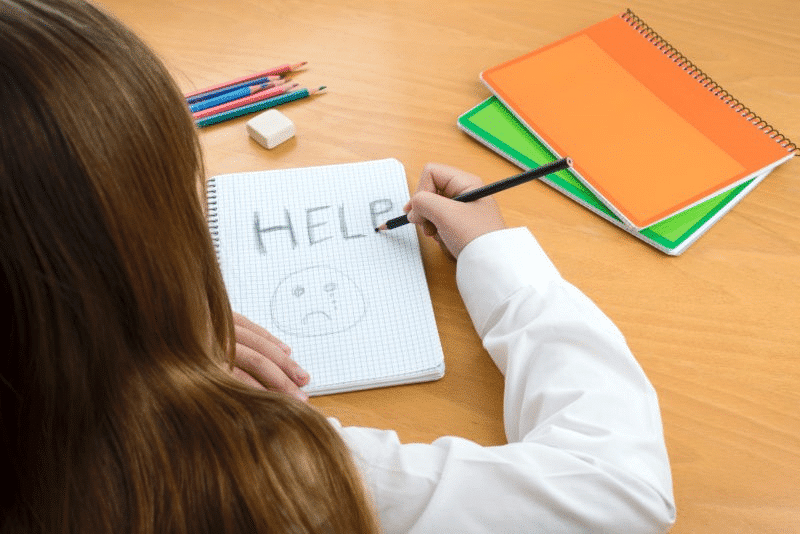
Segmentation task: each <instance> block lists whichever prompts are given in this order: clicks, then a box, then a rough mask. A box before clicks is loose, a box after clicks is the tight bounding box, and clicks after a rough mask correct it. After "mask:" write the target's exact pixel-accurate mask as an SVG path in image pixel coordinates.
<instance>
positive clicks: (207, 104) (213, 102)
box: [189, 82, 283, 113]
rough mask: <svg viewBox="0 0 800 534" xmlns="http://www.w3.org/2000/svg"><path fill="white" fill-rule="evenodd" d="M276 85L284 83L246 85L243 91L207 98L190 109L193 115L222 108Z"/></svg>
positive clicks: (228, 92)
mask: <svg viewBox="0 0 800 534" xmlns="http://www.w3.org/2000/svg"><path fill="white" fill-rule="evenodd" d="M276 85H283V82H281V83H280V84H276V83H275V82H269V83H262V84H259V85H246V86H244V87H242V88H241V89H236V90H235V91H227V92H225V93H222V94H221V95H218V96H215V97H214V98H207V99H205V100H201V101H200V102H196V103H194V104H190V105H189V109H190V110H191V111H192V113H197V112H198V111H203V110H204V109H210V108H213V107H216V106H221V105H222V104H227V103H228V102H233V101H234V100H239V99H242V98H246V97H248V96H251V95H253V94H255V93H258V92H261V91H263V90H265V89H271V88H273V87H275V86H276Z"/></svg>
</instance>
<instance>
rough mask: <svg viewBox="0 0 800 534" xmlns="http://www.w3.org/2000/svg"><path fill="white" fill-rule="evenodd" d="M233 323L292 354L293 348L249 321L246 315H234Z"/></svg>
mask: <svg viewBox="0 0 800 534" xmlns="http://www.w3.org/2000/svg"><path fill="white" fill-rule="evenodd" d="M233 323H234V325H236V326H239V327H242V328H245V329H247V330H249V331H250V332H252V333H254V334H255V335H257V336H260V337H262V338H265V339H267V340H268V341H270V342H272V343H274V344H275V345H277V346H278V347H279V348H280V349H281V350H282V351H283V352H285V353H286V354H290V353H291V352H292V349H291V347H289V345H287V344H286V343H284V342H283V341H281V340H280V339H278V338H277V337H275V336H273V335H272V334H271V333H270V332H269V331H268V330H267V329H266V328H264V327H262V326H261V325H260V324H258V323H254V322H253V321H251V320H250V319H248V318H247V317H245V316H244V315H241V314H239V313H234V314H233Z"/></svg>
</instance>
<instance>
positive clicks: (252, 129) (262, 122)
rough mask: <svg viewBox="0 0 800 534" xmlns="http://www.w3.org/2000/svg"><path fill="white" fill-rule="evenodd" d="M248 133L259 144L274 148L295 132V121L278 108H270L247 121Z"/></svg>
mask: <svg viewBox="0 0 800 534" xmlns="http://www.w3.org/2000/svg"><path fill="white" fill-rule="evenodd" d="M247 133H248V134H249V135H250V137H252V138H253V140H255V141H256V142H257V143H258V144H260V145H261V146H264V147H266V148H274V147H276V146H278V145H279V144H281V143H283V142H284V141H286V140H287V139H291V138H292V137H293V136H294V134H295V127H294V123H293V122H292V121H291V120H290V119H289V118H288V117H287V116H286V115H284V114H283V113H281V112H280V111H278V110H277V109H268V110H267V111H265V112H264V113H261V114H259V115H256V116H255V117H254V118H252V119H250V120H249V121H247Z"/></svg>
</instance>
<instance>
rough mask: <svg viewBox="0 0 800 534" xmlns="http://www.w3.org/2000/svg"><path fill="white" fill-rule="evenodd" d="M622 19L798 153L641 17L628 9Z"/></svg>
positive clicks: (757, 124)
mask: <svg viewBox="0 0 800 534" xmlns="http://www.w3.org/2000/svg"><path fill="white" fill-rule="evenodd" d="M621 17H622V19H623V20H624V21H626V22H627V23H628V24H630V25H631V26H632V27H633V28H634V29H635V30H636V31H638V32H639V33H640V34H641V35H642V36H643V37H644V38H645V39H647V40H648V41H650V42H651V43H652V44H653V45H654V46H655V47H656V48H658V49H659V50H661V52H663V53H664V54H665V55H666V56H667V57H669V58H670V59H671V60H672V61H674V62H675V63H676V64H678V65H679V66H680V67H681V68H682V69H683V70H684V71H686V72H687V73H688V74H689V75H690V76H691V77H692V78H694V79H695V80H697V81H698V82H699V83H700V84H701V85H702V86H703V87H705V88H707V89H708V90H709V91H711V92H712V93H713V94H714V95H715V96H717V97H719V98H720V99H721V100H722V101H723V102H725V103H726V104H727V105H729V106H730V107H731V108H732V109H733V110H734V111H736V112H737V113H738V114H739V115H741V116H742V117H744V118H745V119H746V120H747V121H749V122H750V123H751V124H753V125H754V126H755V127H756V128H758V129H759V130H761V131H762V132H764V133H766V134H767V135H768V136H769V137H770V138H772V139H774V140H775V142H777V143H778V144H780V145H781V146H782V147H783V148H785V149H786V150H787V151H789V152H790V153H791V152H794V153H795V154H796V155H800V148H798V146H797V145H796V144H795V143H793V142H792V141H791V140H790V139H789V138H788V137H786V136H785V135H783V134H782V133H780V132H779V131H778V130H777V129H776V128H774V127H773V126H771V125H770V124H769V123H767V121H765V120H764V119H762V118H761V117H759V116H758V115H756V114H755V113H753V111H752V110H751V109H750V108H748V107H747V106H745V105H744V104H742V102H741V101H740V100H738V99H736V98H734V97H733V95H731V94H730V93H729V92H728V91H726V90H725V89H723V88H722V86H720V85H719V84H718V83H717V82H715V81H714V80H712V79H711V77H710V76H709V75H707V74H706V73H705V72H703V71H702V70H700V68H698V67H697V65H695V64H694V63H692V62H691V61H690V60H689V58H687V57H686V56H684V55H683V54H681V53H680V52H678V51H677V50H676V49H675V47H674V46H672V45H671V44H669V43H668V42H667V41H666V40H665V39H664V38H663V37H661V36H660V35H659V34H658V33H657V32H656V31H655V30H653V29H652V28H651V27H650V26H648V25H647V23H646V22H644V21H643V20H642V19H640V18H639V17H637V16H636V14H635V13H634V12H633V11H631V10H630V9H628V10H626V11H625V13H623V14H622V15H621Z"/></svg>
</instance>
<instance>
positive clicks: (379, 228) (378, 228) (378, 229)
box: [375, 224, 387, 233]
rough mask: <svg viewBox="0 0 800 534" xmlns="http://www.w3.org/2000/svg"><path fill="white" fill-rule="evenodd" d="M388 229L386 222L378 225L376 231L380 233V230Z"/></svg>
mask: <svg viewBox="0 0 800 534" xmlns="http://www.w3.org/2000/svg"><path fill="white" fill-rule="evenodd" d="M386 229H387V228H386V225H385V224H382V225H380V226H378V227H377V228H375V233H378V232H380V231H381V230H386Z"/></svg>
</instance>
